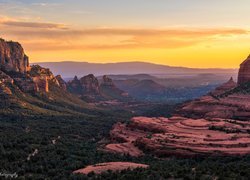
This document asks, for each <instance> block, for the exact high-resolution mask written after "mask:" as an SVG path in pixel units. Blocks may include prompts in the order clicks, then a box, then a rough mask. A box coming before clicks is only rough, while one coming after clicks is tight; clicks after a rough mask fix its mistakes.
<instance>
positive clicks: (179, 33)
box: [0, 20, 249, 51]
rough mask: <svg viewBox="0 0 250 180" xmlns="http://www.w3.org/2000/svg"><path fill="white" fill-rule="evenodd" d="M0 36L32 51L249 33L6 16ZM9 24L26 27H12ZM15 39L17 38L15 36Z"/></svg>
mask: <svg viewBox="0 0 250 180" xmlns="http://www.w3.org/2000/svg"><path fill="white" fill-rule="evenodd" d="M1 24H2V26H5V27H4V28H1V29H3V30H2V32H1V33H0V36H3V37H4V35H6V36H7V37H13V38H16V39H17V40H19V41H21V43H23V44H25V47H27V48H28V49H29V50H33V51H65V50H108V49H136V48H137V49H139V48H141V49H143V48H144V49H145V48H151V49H155V48H163V49H164V48H165V49H170V48H172V49H173V48H184V47H190V46H195V45H198V44H200V43H206V42H209V41H218V40H221V39H225V38H231V37H234V36H243V35H248V34H249V30H247V29H239V28H213V29H211V28H210V29H208V28H203V29H202V28H187V27H185V28H184V27H183V28H181V27H178V28H172V27H169V28H164V29H160V28H159V29H147V28H140V29H136V28H92V29H71V28H69V27H67V26H65V25H61V24H54V23H34V22H22V21H13V20H7V21H2V22H0V25H1ZM9 26H18V27H24V28H26V29H25V30H24V29H18V28H17V29H12V28H9ZM14 40H15V39H14Z"/></svg>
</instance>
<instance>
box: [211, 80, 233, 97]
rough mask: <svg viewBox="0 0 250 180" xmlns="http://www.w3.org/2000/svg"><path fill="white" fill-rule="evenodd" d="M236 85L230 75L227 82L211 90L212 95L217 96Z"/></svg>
mask: <svg viewBox="0 0 250 180" xmlns="http://www.w3.org/2000/svg"><path fill="white" fill-rule="evenodd" d="M236 87H237V83H236V82H235V81H234V80H233V78H232V77H231V78H230V79H229V81H228V82H226V83H224V84H222V85H221V86H219V87H217V88H216V89H215V90H214V91H212V92H211V94H212V95H214V96H218V95H221V94H223V93H225V92H227V91H230V90H232V89H234V88H236Z"/></svg>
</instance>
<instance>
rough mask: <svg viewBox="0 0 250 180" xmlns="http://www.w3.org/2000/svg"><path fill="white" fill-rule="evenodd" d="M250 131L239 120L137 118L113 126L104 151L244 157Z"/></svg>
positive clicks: (248, 145) (246, 125)
mask: <svg viewBox="0 0 250 180" xmlns="http://www.w3.org/2000/svg"><path fill="white" fill-rule="evenodd" d="M249 130H250V123H249V122H244V121H237V120H226V119H219V118H217V119H213V118H211V119H189V118H184V117H172V118H148V117H134V118H132V119H131V122H130V123H129V124H121V123H118V124H117V125H115V126H113V129H112V131H111V133H110V136H111V141H112V143H111V144H108V145H107V146H106V147H105V149H106V150H107V151H110V152H116V153H121V154H130V155H131V156H138V155H142V154H143V153H142V152H147V153H151V154H153V155H156V156H158V157H168V156H173V155H174V156H178V157H193V156H198V155H205V156H207V155H244V154H250V136H249V134H248V131H249ZM136 149H137V151H135V150H136ZM130 151H131V152H133V153H127V152H130ZM139 152H140V154H138V153H139Z"/></svg>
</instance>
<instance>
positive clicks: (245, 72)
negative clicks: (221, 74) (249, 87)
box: [238, 55, 250, 84]
mask: <svg viewBox="0 0 250 180" xmlns="http://www.w3.org/2000/svg"><path fill="white" fill-rule="evenodd" d="M246 82H250V55H249V56H248V58H247V59H246V60H245V61H243V63H241V65H240V70H239V75H238V84H243V83H246Z"/></svg>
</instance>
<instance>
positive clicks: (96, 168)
mask: <svg viewBox="0 0 250 180" xmlns="http://www.w3.org/2000/svg"><path fill="white" fill-rule="evenodd" d="M148 167H149V166H148V165H146V164H137V163H132V162H106V163H100V164H95V165H92V166H87V167H85V168H84V169H79V170H76V171H74V172H73V173H74V174H86V175H87V174H89V173H91V172H94V173H95V174H101V173H104V172H106V171H108V170H111V171H122V170H126V169H130V170H133V169H136V168H148Z"/></svg>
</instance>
